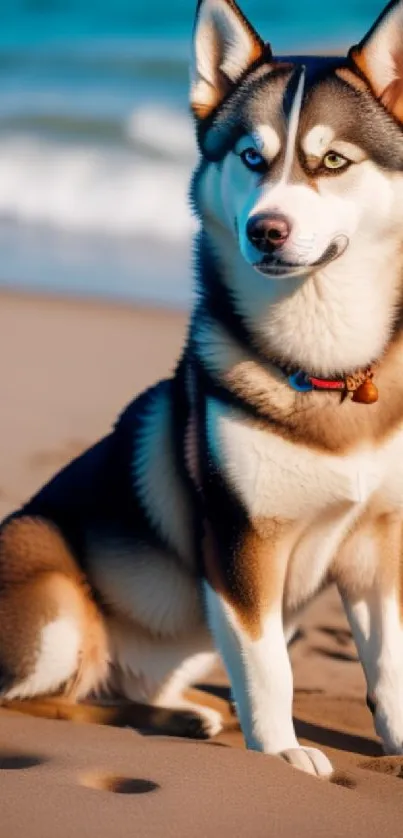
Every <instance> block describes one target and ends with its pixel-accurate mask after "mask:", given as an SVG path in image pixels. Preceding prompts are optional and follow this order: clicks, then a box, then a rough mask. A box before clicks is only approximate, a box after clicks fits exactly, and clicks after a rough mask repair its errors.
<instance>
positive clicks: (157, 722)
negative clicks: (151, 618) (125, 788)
mask: <svg viewBox="0 0 403 838" xmlns="http://www.w3.org/2000/svg"><path fill="white" fill-rule="evenodd" d="M0 707H1V708H4V709H8V710H13V711H15V712H17V713H24V714H26V715H29V716H36V717H40V718H42V719H61V720H63V721H73V722H79V723H82V722H84V723H89V724H98V725H112V726H113V727H132V728H137V729H140V730H149V731H152V732H153V733H156V734H159V735H162V736H184V737H187V738H200V734H199V730H200V719H199V717H198V716H197V714H195V713H192V712H189V711H180V710H169V709H165V708H163V707H153V706H151V705H147V704H136V703H130V704H129V703H122V704H74V703H72V702H71V701H67V700H66V699H63V698H44V699H37V698H34V699H30V700H25V701H19V700H13V701H3V702H1V704H0Z"/></svg>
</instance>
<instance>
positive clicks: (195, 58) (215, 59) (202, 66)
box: [190, 0, 270, 119]
mask: <svg viewBox="0 0 403 838" xmlns="http://www.w3.org/2000/svg"><path fill="white" fill-rule="evenodd" d="M263 53H266V55H267V54H270V50H269V48H268V47H267V46H266V47H265V44H264V43H263V41H262V39H261V38H260V37H259V35H258V34H257V32H255V30H254V29H253V27H252V26H251V24H250V23H249V21H248V20H247V19H246V18H245V16H244V15H243V14H242V12H241V10H240V9H239V8H238V6H237V5H236V3H235V2H234V0H199V3H198V7H197V12H196V22H195V28H194V34H193V55H192V64H191V92H190V101H191V105H192V110H193V113H194V114H195V116H196V117H197V118H198V119H204V118H205V117H207V116H208V115H209V114H210V113H211V112H212V111H213V110H214V109H215V108H216V107H217V106H218V105H219V104H220V102H221V101H222V100H223V99H224V97H225V96H226V95H227V93H228V92H229V91H230V89H231V87H232V86H233V85H234V84H235V83H236V82H237V81H238V80H239V79H240V77H241V76H242V75H243V73H244V72H245V71H246V70H247V69H248V67H250V66H251V65H252V64H254V62H255V61H258V60H259V59H260V58H261V57H262V56H263Z"/></svg>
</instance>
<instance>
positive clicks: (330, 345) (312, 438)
mask: <svg viewBox="0 0 403 838" xmlns="http://www.w3.org/2000/svg"><path fill="white" fill-rule="evenodd" d="M190 98H191V108H192V111H193V114H194V120H195V126H196V132H197V139H198V145H199V151H200V161H199V164H198V166H197V170H196V172H195V174H194V178H193V182H192V188H191V199H192V203H193V206H194V209H195V212H196V215H197V217H198V219H199V222H200V230H199V234H198V236H197V240H196V245H195V254H196V260H195V262H196V285H197V292H198V293H197V297H196V302H195V305H194V308H193V312H192V315H191V319H190V326H189V332H188V339H187V342H186V346H185V348H184V351H183V354H182V357H181V359H180V361H179V363H178V365H177V367H176V370H175V372H174V374H173V375H172V377H171V378H169V379H167V380H164V381H161V382H160V383H159V384H157V385H156V386H155V387H153V388H152V389H150V390H148V391H147V392H145V393H143V394H141V395H140V396H139V397H138V398H136V399H135V401H134V402H133V403H132V404H131V405H130V406H129V407H128V408H127V409H126V410H125V412H124V413H123V414H122V416H121V417H120V418H119V420H118V422H117V424H116V426H115V428H114V430H113V431H112V432H111V433H110V434H109V435H108V436H106V437H105V438H104V439H103V440H101V441H100V442H98V443H97V444H96V445H95V446H94V447H93V448H91V449H90V450H89V451H87V452H86V453H84V454H83V455H82V456H81V457H79V458H78V459H76V460H75V461H73V462H72V463H71V464H70V465H68V466H67V468H66V469H64V470H63V471H62V472H60V473H59V474H58V475H56V477H54V479H53V480H52V481H51V482H50V483H49V484H48V485H47V486H45V487H44V488H43V489H42V490H41V491H39V493H38V494H37V495H36V496H35V497H34V498H33V499H32V500H30V501H29V502H28V503H27V504H26V505H25V506H24V507H23V508H21V509H20V510H18V511H17V512H15V513H14V514H13V515H11V516H10V517H9V518H8V519H7V520H6V521H4V522H3V524H2V526H1V530H0V638H1V641H0V692H1V700H2V703H3V704H4V705H5V706H8V707H11V708H12V707H14V708H16V709H22V710H24V709H25V710H28V711H29V712H33V713H38V714H41V713H43V714H45V715H46V714H49V715H52V714H54V715H56V716H57V715H61V716H62V717H64V718H70V717H72V718H75V717H79V718H82V717H85V712H86V711H85V708H86V705H85V703H83V702H85V701H86V700H89V699H90V698H91V697H93V696H97V695H107V696H109V697H110V699H111V702H112V701H113V700H115V699H122V700H124V702H125V703H124V705H122V708H121V709H120V710H118V709H113V706H112V705H111V706H109V705H108V706H104V707H103V709H102V708H101V709H100V710H99V714H98V716H97V717H96V719H97V720H100V719H101V720H104V721H109V722H111V723H119V721H120V723H124V724H131V723H133V724H139V723H140V724H142V723H144V720H145V718H146V715H147V712H146V711H147V708H148V710H149V716H148V719H149V720H150V719H151V721H152V722H153V723H154V724H155V726H156V728H157V729H160V730H165V731H168V732H170V733H177V734H180V735H184V736H195V737H205V736H211V735H214V734H217V733H218V732H219V730H220V729H221V727H222V718H221V715H220V714H219V713H218V711H217V710H214V709H211V708H205V707H204V708H203V707H199V706H198V705H197V704H194V703H192V701H191V700H190V698H186V689H187V688H188V687H189V686H190V685H191V684H194V683H196V682H197V681H200V679H202V678H203V677H204V676H205V674H206V673H207V671H208V670H209V669H210V668H211V667H212V666H213V665H214V662H215V661H216V656H217V652H218V653H220V655H221V657H222V659H223V660H224V663H225V666H226V669H227V671H228V674H229V678H230V682H231V687H232V691H233V695H234V700H235V702H236V707H237V711H238V714H239V718H240V723H241V727H242V731H243V735H244V738H245V742H246V745H247V747H248V748H250V749H253V750H256V751H260V752H263V753H265V754H272V755H276V756H278V757H280V758H282V759H283V760H285V761H286V762H287V763H289V764H291V765H292V766H294V767H296V768H299V769H301V770H303V771H306V772H308V773H310V774H315V775H318V776H327V775H329V774H330V773H331V771H332V766H331V764H330V762H329V760H328V759H327V757H326V756H325V755H324V754H322V753H321V752H320V751H319V750H317V749H315V748H308V747H302V746H301V745H300V744H299V743H298V741H297V739H296V736H295V731H294V726H293V719H292V701H293V684H292V672H291V666H290V661H289V656H288V651H287V648H288V647H287V640H288V638H289V637H290V635H291V633H292V630H293V626H295V625H296V624H297V622H298V615H299V613H300V611H301V609H302V608H304V607H305V606H306V605H307V603H308V602H309V600H310V599H311V598H312V597H313V596H314V595H315V594H316V593H317V592H318V590H319V589H320V588H322V586H324V585H325V584H328V583H330V582H335V583H336V585H337V586H338V589H339V591H340V594H341V597H342V600H343V603H344V606H345V610H346V613H347V616H348V619H349V621H350V624H351V628H352V631H353V634H354V638H355V641H356V644H357V648H358V652H359V656H360V659H361V662H362V665H363V669H364V672H365V676H366V681H367V691H368V703H369V706H370V707H371V709H372V712H373V716H374V722H375V727H376V730H377V733H378V734H379V736H380V737H381V739H382V742H383V745H384V749H385V752H387V753H392V754H402V753H403V632H402V621H403V591H402V559H403V0H397V2H392V3H390V4H389V5H388V7H387V8H386V9H385V11H384V12H383V13H382V14H381V16H380V18H379V19H378V20H377V21H376V23H375V24H374V26H373V27H372V29H371V31H370V32H369V34H368V35H367V36H366V37H365V38H364V39H363V40H362V41H361V43H359V44H358V45H357V46H355V47H353V48H352V49H351V50H350V52H349V53H348V55H347V56H346V57H324V58H319V57H304V56H303V57H298V56H294V57H280V58H276V57H275V56H274V55H273V53H272V50H271V48H270V47H269V45H268V44H267V43H266V42H264V41H263V40H262V38H261V37H260V36H259V35H258V33H257V32H256V31H255V29H254V28H253V27H252V25H251V24H250V23H249V21H248V20H247V19H246V17H245V16H244V15H243V13H242V12H241V11H240V9H239V8H238V6H237V5H236V3H235V2H234V0H200V2H199V4H198V8H197V13H196V22H195V28H194V37H193V56H192V66H191V93H190ZM88 713H89V710H88ZM144 714H146V715H144Z"/></svg>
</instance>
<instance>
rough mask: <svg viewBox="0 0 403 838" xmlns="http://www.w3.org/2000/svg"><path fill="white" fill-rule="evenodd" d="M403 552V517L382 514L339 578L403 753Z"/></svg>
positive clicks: (375, 693)
mask: <svg viewBox="0 0 403 838" xmlns="http://www.w3.org/2000/svg"><path fill="white" fill-rule="evenodd" d="M401 550H402V548H401V523H400V521H398V520H396V518H395V517H394V516H391V517H390V518H389V517H387V516H382V518H380V519H378V520H376V521H374V522H372V523H371V524H370V525H369V526H367V527H366V528H365V527H362V529H359V530H358V531H357V532H356V533H355V535H354V537H353V539H352V542H351V545H350V546H349V551H348V555H347V556H346V558H347V561H346V562H345V563H344V566H343V567H342V568H341V572H340V574H339V578H338V579H337V581H338V585H339V590H340V593H341V596H342V599H343V602H344V606H345V609H346V612H347V616H348V619H349V622H350V625H351V629H352V632H353V635H354V639H355V643H356V646H357V649H358V653H359V656H360V660H361V663H362V665H363V669H364V672H365V676H366V681H367V691H368V704H369V706H370V708H371V711H372V713H373V716H374V722H375V727H376V731H377V733H378V735H379V736H380V738H381V739H382V742H383V746H384V750H385V752H386V753H388V754H403V614H402V602H401V573H402V570H401ZM336 578H337V576H336Z"/></svg>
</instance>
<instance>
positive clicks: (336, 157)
mask: <svg viewBox="0 0 403 838" xmlns="http://www.w3.org/2000/svg"><path fill="white" fill-rule="evenodd" d="M323 165H324V167H325V169H329V170H331V171H333V172H334V171H336V169H346V168H347V166H349V165H350V161H349V160H346V158H345V157H342V155H341V154H337V152H336V151H328V153H327V154H326V156H325V157H324V158H323Z"/></svg>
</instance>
